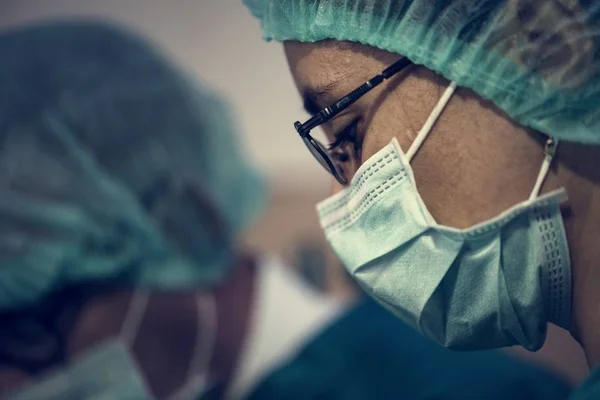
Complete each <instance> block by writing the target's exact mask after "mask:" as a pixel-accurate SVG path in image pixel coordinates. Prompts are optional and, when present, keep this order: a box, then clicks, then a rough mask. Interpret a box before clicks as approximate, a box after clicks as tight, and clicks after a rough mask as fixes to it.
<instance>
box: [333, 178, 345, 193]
mask: <svg viewBox="0 0 600 400" xmlns="http://www.w3.org/2000/svg"><path fill="white" fill-rule="evenodd" d="M345 187H346V186H345V185H342V184H341V183H339V182H338V181H337V179H335V178H333V177H332V179H331V194H336V193H338V192H341V191H342V190H343V189H344V188H345Z"/></svg>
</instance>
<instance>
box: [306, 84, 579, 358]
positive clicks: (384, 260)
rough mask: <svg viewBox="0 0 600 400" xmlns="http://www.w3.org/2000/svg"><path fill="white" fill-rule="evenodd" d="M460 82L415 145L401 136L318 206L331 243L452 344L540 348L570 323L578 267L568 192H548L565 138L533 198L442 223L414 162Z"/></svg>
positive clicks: (364, 279) (549, 151) (392, 301)
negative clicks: (550, 331)
mask: <svg viewBox="0 0 600 400" xmlns="http://www.w3.org/2000/svg"><path fill="white" fill-rule="evenodd" d="M455 88H456V85H455V83H452V84H451V85H450V86H449V87H448V89H447V90H446V92H445V93H444V95H443V96H442V98H441V99H440V101H439V103H438V104H437V106H436V107H435V108H434V110H433V112H432V114H431V115H430V116H429V118H428V120H427V122H426V123H425V125H424V126H423V128H422V129H421V131H420V133H419V135H418V136H417V138H416V139H415V141H414V143H413V145H412V146H411V148H410V150H409V151H408V152H407V153H406V154H405V153H404V152H403V151H402V149H401V148H400V146H399V144H398V142H397V140H396V139H394V140H392V142H391V143H390V144H389V145H387V146H386V147H385V148H383V149H381V150H380V151H379V152H378V153H376V154H375V155H374V156H373V157H371V158H370V159H369V160H367V161H366V162H365V163H364V164H363V165H362V166H361V167H360V168H359V169H358V171H357V173H356V175H355V176H354V178H353V179H352V182H351V184H350V186H349V187H347V188H346V189H345V190H344V191H342V192H340V193H337V194H336V195H334V196H332V197H331V198H329V199H327V200H325V201H324V202H322V203H321V204H319V205H318V207H317V208H318V213H319V218H320V221H321V225H322V227H323V229H324V231H325V234H326V236H327V239H328V241H329V242H330V244H331V245H332V247H333V249H334V250H335V252H336V253H337V255H338V256H339V257H340V259H341V260H342V262H343V263H344V265H345V266H346V268H347V269H348V270H349V272H350V273H351V274H352V275H353V276H354V278H355V279H356V280H357V281H358V282H359V283H360V284H361V286H362V287H363V288H364V289H365V290H366V291H367V292H368V293H369V294H370V295H372V296H373V297H374V298H375V299H377V300H378V301H379V302H380V303H381V304H382V305H383V306H384V307H386V308H387V309H389V310H390V311H391V312H392V313H394V314H395V315H397V316H398V317H399V318H401V319H402V320H403V321H404V322H406V323H407V324H409V325H411V326H412V327H413V328H415V329H417V330H418V331H419V332H421V333H422V334H423V335H425V336H426V337H428V338H430V339H433V340H434V341H436V342H438V343H440V344H441V345H443V346H446V347H451V348H457V349H465V350H476V349H487V348H498V347H504V346H511V345H515V344H519V345H521V346H524V347H525V348H527V349H530V350H535V349H538V348H540V347H541V346H542V345H543V343H544V341H545V338H546V327H547V322H552V323H555V324H557V325H559V326H561V327H563V328H568V326H569V322H570V312H571V311H570V310H571V268H570V259H569V252H568V247H567V240H566V235H565V230H564V226H563V220H562V216H561V213H560V203H561V202H563V201H565V200H566V192H565V190H564V189H560V190H557V191H554V192H552V193H548V194H545V195H543V196H538V193H539V191H540V188H541V185H542V183H543V181H544V179H545V176H546V175H547V173H548V170H549V167H550V164H551V161H552V157H553V153H554V149H555V144H554V142H552V141H551V140H549V142H548V145H547V147H546V158H545V160H544V162H543V165H542V168H541V170H540V174H539V177H538V180H537V182H536V184H535V187H534V189H533V192H532V195H531V197H530V199H529V200H527V201H524V202H522V203H520V204H517V205H516V206H514V207H512V208H510V209H509V210H507V211H505V212H503V213H502V214H500V215H499V216H497V217H496V218H493V219H491V220H489V221H486V222H483V223H481V224H478V225H476V226H474V227H471V228H469V229H456V228H451V227H447V226H443V225H440V224H438V223H437V222H436V221H435V219H434V218H433V217H432V215H431V214H430V213H429V211H428V210H427V207H426V206H425V203H424V202H423V199H422V198H421V196H420V194H419V192H418V190H417V187H416V184H415V178H414V175H413V171H412V169H411V166H410V160H411V159H412V157H413V156H414V154H415V153H416V152H417V150H418V149H419V147H420V146H421V145H422V143H423V142H424V140H425V138H426V137H427V134H428V133H429V132H430V131H431V129H432V127H433V125H434V124H435V122H436V120H437V118H438V117H439V115H440V114H441V112H442V111H443V109H444V107H445V105H446V104H447V103H448V101H449V100H450V98H451V97H452V95H453V93H454V90H455Z"/></svg>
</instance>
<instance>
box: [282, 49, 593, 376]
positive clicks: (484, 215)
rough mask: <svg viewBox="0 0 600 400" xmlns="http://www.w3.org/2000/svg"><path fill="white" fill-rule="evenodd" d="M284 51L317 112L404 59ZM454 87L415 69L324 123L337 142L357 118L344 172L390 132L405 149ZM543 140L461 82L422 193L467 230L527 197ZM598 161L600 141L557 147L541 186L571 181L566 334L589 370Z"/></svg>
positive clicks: (427, 154)
mask: <svg viewBox="0 0 600 400" xmlns="http://www.w3.org/2000/svg"><path fill="white" fill-rule="evenodd" d="M284 47H285V53H286V56H287V59H288V62H289V66H290V70H291V72H292V75H293V77H294V80H295V82H296V85H297V87H298V90H299V91H300V93H301V94H303V95H305V94H306V93H309V92H313V93H314V92H320V93H321V94H320V95H319V96H317V97H316V98H314V100H315V102H316V104H315V106H317V107H320V108H323V107H326V106H327V105H329V104H331V103H333V102H335V101H337V100H339V99H340V98H341V97H343V96H345V95H347V94H348V93H349V92H350V91H352V90H353V89H355V88H356V87H358V86H360V85H361V84H362V83H364V82H365V81H367V80H368V79H370V78H372V77H373V76H375V75H377V74H379V73H380V72H381V71H382V70H384V69H385V68H386V67H388V66H389V65H391V64H392V63H393V62H395V61H397V60H398V59H400V56H399V55H397V54H391V53H388V52H385V51H381V50H378V49H374V48H371V47H367V46H363V45H359V44H355V43H348V42H340V41H322V42H317V43H299V42H286V43H284ZM448 84H449V82H448V81H447V80H446V79H444V78H443V77H441V76H439V75H437V74H436V73H434V72H432V71H430V70H428V69H426V68H424V67H420V66H411V67H409V68H408V69H407V70H404V71H402V72H400V74H399V75H397V76H395V77H394V78H393V79H391V80H389V81H387V82H384V83H383V84H382V85H381V86H380V87H379V88H377V89H375V90H373V91H371V92H370V93H368V94H367V95H365V96H364V97H363V98H361V99H360V100H359V101H357V102H356V103H355V104H354V105H352V106H351V107H349V108H348V109H347V110H346V111H344V112H343V115H340V116H339V117H337V118H335V119H334V120H332V121H330V122H329V123H327V124H325V125H323V126H322V129H323V131H324V133H325V135H326V136H327V138H328V140H329V141H330V142H331V143H332V142H334V140H335V137H334V134H335V133H338V132H339V131H340V130H341V129H343V128H344V127H345V126H347V125H348V124H349V123H350V122H351V121H354V120H357V121H358V129H357V133H358V135H357V137H358V148H359V151H358V152H356V153H355V152H354V151H351V149H349V150H350V151H349V152H348V154H349V155H350V160H349V162H348V164H347V167H346V170H347V171H348V176H349V177H351V176H352V175H353V174H354V172H355V171H356V169H357V168H358V167H359V166H360V165H361V164H362V163H363V162H365V161H366V160H367V159H369V158H370V157H371V156H372V155H373V154H375V153H376V152H377V151H378V150H380V149H381V148H383V147H385V146H386V145H387V144H389V142H390V141H391V140H392V139H393V138H394V137H395V138H397V139H398V142H399V143H400V146H401V148H402V149H403V150H404V151H407V150H408V149H409V147H410V145H411V143H412V142H413V140H414V138H415V137H416V135H417V133H418V131H419V130H420V128H421V127H422V126H423V124H424V122H425V120H426V119H427V117H428V116H429V114H430V112H431V110H432V109H433V107H434V106H435V105H436V103H437V102H438V100H439V98H440V96H441V95H442V93H443V91H444V90H445V88H446V87H447V86H448ZM316 89H318V90H316ZM323 89H327V90H323ZM545 140H546V139H545V137H544V136H543V135H541V134H539V133H538V132H533V131H531V130H528V129H527V128H525V127H522V126H520V125H518V124H516V123H515V122H513V121H511V120H510V118H509V117H508V116H507V115H506V114H505V113H504V112H502V111H501V110H500V109H499V108H498V107H496V106H495V105H494V104H493V103H491V102H489V101H486V100H484V99H482V98H481V97H479V96H478V95H477V94H475V93H474V92H473V91H471V90H469V89H465V88H458V89H457V91H456V92H455V94H454V96H453V98H452V99H451V100H450V102H449V104H448V105H447V106H446V108H445V110H444V112H443V113H442V115H441V117H440V119H439V120H438V122H437V124H436V125H435V126H434V128H433V130H432V132H431V133H430V134H429V136H428V138H427V139H426V140H425V142H424V144H423V146H422V147H421V148H420V150H419V152H418V153H417V154H416V156H415V157H414V158H413V160H412V167H413V169H414V173H415V178H416V181H417V186H418V188H419V191H420V193H421V196H422V198H423V200H424V202H425V204H426V205H427V207H428V208H429V210H430V212H431V214H432V215H433V216H434V217H435V219H436V220H437V221H438V222H439V223H440V224H443V225H447V226H452V227H456V228H467V227H470V226H473V225H474V224H477V223H479V222H482V221H485V220H487V219H489V218H493V217H495V216H497V215H498V214H499V213H501V212H502V211H504V210H506V209H507V208H510V207H511V206H513V205H515V204H517V203H519V202H521V201H524V200H526V199H528V197H529V195H530V193H531V191H532V189H533V186H534V183H535V181H536V178H537V176H538V173H539V169H540V166H541V163H542V160H543V157H544V154H543V149H544V143H545ZM599 159H600V148H599V147H584V146H580V145H575V144H570V143H561V145H560V147H559V150H558V153H557V156H556V158H555V160H554V163H553V167H552V170H551V172H550V174H549V176H548V178H547V179H546V181H545V183H544V185H543V188H542V193H547V192H550V191H552V190H554V189H558V188H560V187H565V188H566V190H567V193H568V194H569V202H568V204H566V205H565V207H564V209H563V217H564V220H565V227H566V230H567V237H568V241H569V247H570V252H571V263H572V268H573V310H572V311H573V312H572V321H571V329H570V331H571V334H572V335H573V336H574V337H575V339H576V340H578V341H579V343H580V344H581V345H582V346H583V348H584V350H585V352H586V356H587V359H588V363H589V364H590V366H595V365H598V364H599V363H600V291H599V290H598V289H597V287H598V286H597V285H598V282H600V267H598V264H599V263H600V246H598V244H597V238H598V235H600V207H598V205H600V170H599V169H598V168H597V160H599ZM332 181H333V184H332V191H333V192H336V191H339V190H340V189H341V186H340V185H339V184H338V183H337V182H335V180H334V179H333V178H332ZM594 205H595V207H594Z"/></svg>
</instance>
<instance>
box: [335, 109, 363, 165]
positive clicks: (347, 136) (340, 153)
mask: <svg viewBox="0 0 600 400" xmlns="http://www.w3.org/2000/svg"><path fill="white" fill-rule="evenodd" d="M358 122H359V120H358V119H356V120H354V121H352V122H351V123H350V124H349V125H348V126H346V127H345V128H344V129H342V130H341V131H339V132H338V133H336V134H334V136H335V141H334V142H333V143H331V144H330V145H329V146H328V150H329V152H330V154H331V156H332V157H334V158H336V159H337V160H338V161H341V162H347V161H349V160H350V154H348V153H349V150H350V149H349V145H351V146H352V148H351V150H352V153H353V154H352V156H359V155H360V151H361V147H362V143H360V141H359V136H358Z"/></svg>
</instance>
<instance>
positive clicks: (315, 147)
mask: <svg viewBox="0 0 600 400" xmlns="http://www.w3.org/2000/svg"><path fill="white" fill-rule="evenodd" d="M410 64H411V62H410V60H409V59H408V58H402V59H401V60H399V61H396V62H395V63H394V64H392V65H390V66H389V67H388V68H386V69H385V70H384V71H383V72H381V74H379V75H377V76H375V77H374V78H372V79H370V80H369V81H367V82H365V83H364V84H362V85H361V86H360V87H358V88H356V89H354V90H353V91H352V92H350V93H349V94H348V95H346V96H344V97H343V98H342V99H341V100H339V101H337V102H335V103H333V104H331V105H329V106H328V107H325V108H324V109H322V110H321V111H319V112H318V113H317V114H316V115H315V116H314V117H312V118H310V119H309V120H308V121H306V122H305V123H303V124H301V123H300V121H296V122H295V123H294V127H295V128H296V131H297V132H298V134H299V135H300V137H301V138H302V141H303V142H304V144H305V145H306V147H308V150H309V151H310V153H311V154H312V155H313V157H315V158H316V160H317V161H318V162H319V164H321V165H322V166H323V168H325V170H327V171H328V172H329V173H330V174H331V175H333V177H334V178H335V179H336V180H337V181H338V182H339V183H340V184H342V185H345V184H347V183H348V177H347V176H346V174H345V172H344V169H343V166H342V163H341V162H340V161H337V160H336V158H335V157H332V155H331V150H329V149H328V148H327V147H325V146H324V145H323V144H322V143H321V142H319V141H318V140H316V139H314V138H313V137H312V136H311V135H310V131H311V130H313V129H314V128H316V127H318V126H320V125H323V124H324V123H326V122H328V121H331V120H332V119H333V118H335V117H336V116H337V115H338V114H339V113H340V112H341V111H343V110H345V109H346V108H348V107H349V106H350V105H351V104H353V103H354V102H355V101H357V100H358V99H360V98H361V97H362V96H364V95H365V94H367V93H368V92H370V91H371V89H373V88H375V87H377V86H379V84H381V83H382V82H383V81H384V80H387V79H390V78H391V77H392V76H394V75H395V74H397V73H398V72H400V71H402V70H403V69H404V68H406V67H407V66H409V65H410Z"/></svg>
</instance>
